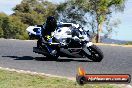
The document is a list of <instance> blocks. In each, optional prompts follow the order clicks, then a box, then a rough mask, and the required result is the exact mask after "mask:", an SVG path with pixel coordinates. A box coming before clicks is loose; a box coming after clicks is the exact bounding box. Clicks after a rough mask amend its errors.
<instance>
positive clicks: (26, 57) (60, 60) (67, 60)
mask: <svg viewBox="0 0 132 88" xmlns="http://www.w3.org/2000/svg"><path fill="white" fill-rule="evenodd" d="M2 57H9V58H14V60H37V61H56V62H71V61H75V62H93V61H90V60H75V59H71V58H65V59H61V58H58V59H57V60H55V59H54V58H46V57H31V56H22V57H21V56H2Z"/></svg>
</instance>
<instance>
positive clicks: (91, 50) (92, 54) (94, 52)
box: [84, 45, 104, 62]
mask: <svg viewBox="0 0 132 88" xmlns="http://www.w3.org/2000/svg"><path fill="white" fill-rule="evenodd" d="M84 55H85V56H86V57H87V58H89V59H90V60H92V61H94V62H100V61H101V60H102V59H103V57H104V55H103V52H102V51H101V50H100V49H99V48H98V47H97V46H96V45H92V46H89V47H85V49H84Z"/></svg>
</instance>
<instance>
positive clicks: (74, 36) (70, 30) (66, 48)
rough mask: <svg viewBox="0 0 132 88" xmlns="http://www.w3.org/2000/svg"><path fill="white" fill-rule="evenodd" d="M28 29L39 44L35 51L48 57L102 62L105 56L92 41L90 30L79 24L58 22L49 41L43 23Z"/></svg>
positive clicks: (31, 36) (34, 48)
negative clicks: (44, 34) (43, 35)
mask: <svg viewBox="0 0 132 88" xmlns="http://www.w3.org/2000/svg"><path fill="white" fill-rule="evenodd" d="M26 30H27V31H28V34H29V36H30V38H33V37H34V38H36V39H37V46H35V47H33V52H35V53H38V54H43V55H44V56H47V58H51V59H57V58H58V57H59V56H60V57H74V58H88V59H90V60H92V61H94V62H100V61H101V60H102V59H103V57H104V56H103V52H102V51H101V50H100V49H99V47H97V46H96V45H94V44H93V43H92V42H91V41H90V35H89V32H88V31H86V30H84V28H83V27H82V26H81V25H79V24H74V23H63V22H59V23H57V29H56V30H55V31H54V32H53V33H52V37H51V38H50V39H49V41H48V42H47V41H45V40H44V38H43V37H42V34H41V31H42V30H43V27H42V25H38V26H29V27H28V28H27V29H26Z"/></svg>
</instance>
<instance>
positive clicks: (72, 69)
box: [0, 39, 132, 77]
mask: <svg viewBox="0 0 132 88" xmlns="http://www.w3.org/2000/svg"><path fill="white" fill-rule="evenodd" d="M33 46H36V41H22V40H4V39H0V67H6V68H13V69H19V70H26V71H27V70H29V71H33V72H41V73H47V74H53V75H59V76H66V77H75V76H76V73H77V69H78V67H79V66H81V67H83V68H84V69H85V70H86V72H87V73H89V74H102V73H104V74H111V73H112V74H116V73H118V74H125V73H126V74H131V75H132V47H131V48H130V47H121V46H109V45H105V46H104V45H100V46H99V48H100V49H101V50H102V51H103V53H104V59H103V60H102V61H101V62H91V61H90V60H89V59H87V58H67V57H60V58H59V60H57V61H55V60H54V59H53V60H48V59H46V58H45V57H44V56H43V55H39V54H36V53H33V52H32V47H33Z"/></svg>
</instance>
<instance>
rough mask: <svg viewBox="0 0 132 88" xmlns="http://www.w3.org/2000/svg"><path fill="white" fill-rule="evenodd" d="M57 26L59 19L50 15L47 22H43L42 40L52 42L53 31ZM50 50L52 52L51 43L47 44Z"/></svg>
mask: <svg viewBox="0 0 132 88" xmlns="http://www.w3.org/2000/svg"><path fill="white" fill-rule="evenodd" d="M56 28H57V21H56V19H55V18H54V17H53V16H49V17H47V20H46V23H45V24H43V27H42V32H41V33H42V41H43V42H44V41H45V42H48V43H49V42H51V39H52V33H53V32H54V31H55V30H56ZM47 47H48V50H49V52H50V53H52V51H53V50H52V49H51V47H49V45H47Z"/></svg>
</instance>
